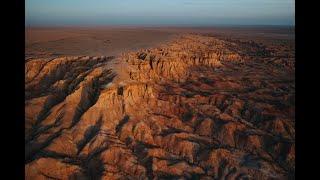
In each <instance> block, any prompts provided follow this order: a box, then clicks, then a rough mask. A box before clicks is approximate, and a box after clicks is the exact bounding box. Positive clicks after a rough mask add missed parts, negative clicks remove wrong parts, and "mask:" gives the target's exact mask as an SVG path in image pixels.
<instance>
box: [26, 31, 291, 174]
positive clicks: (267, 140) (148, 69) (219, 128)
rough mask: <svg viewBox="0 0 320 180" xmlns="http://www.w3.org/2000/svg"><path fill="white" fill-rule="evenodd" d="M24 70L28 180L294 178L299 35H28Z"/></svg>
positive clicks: (90, 32) (135, 32)
mask: <svg viewBox="0 0 320 180" xmlns="http://www.w3.org/2000/svg"><path fill="white" fill-rule="evenodd" d="M25 59H26V60H25V172H26V173H25V179H32V180H33V179H203V180H204V179H295V75H294V74H295V38H294V28H290V27H216V28H213V27H211V28H195V27H193V28H191V27H189V28H187V27H185V28H181V27H180V28H178V27H175V28H174V27H170V28H169V27H143V28H142V27H103V28H102V27H100V28H98V27H96V28H26V57H25Z"/></svg>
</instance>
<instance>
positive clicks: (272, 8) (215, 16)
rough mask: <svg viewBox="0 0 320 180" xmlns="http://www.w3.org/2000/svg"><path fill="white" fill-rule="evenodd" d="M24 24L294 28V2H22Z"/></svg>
mask: <svg viewBox="0 0 320 180" xmlns="http://www.w3.org/2000/svg"><path fill="white" fill-rule="evenodd" d="M25 3H26V25H58V26H59V25H195V26H196V25H294V14H295V11H294V9H295V1H294V0H26V1H25Z"/></svg>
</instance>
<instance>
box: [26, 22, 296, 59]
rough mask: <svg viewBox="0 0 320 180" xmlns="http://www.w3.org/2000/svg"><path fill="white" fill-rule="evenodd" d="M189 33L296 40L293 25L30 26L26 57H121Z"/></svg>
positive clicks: (222, 36) (27, 29)
mask: <svg viewBox="0 0 320 180" xmlns="http://www.w3.org/2000/svg"><path fill="white" fill-rule="evenodd" d="M186 33H200V34H210V35H214V36H216V37H221V38H233V39H237V38H238V39H246V40H248V39H250V38H252V39H254V40H257V39H262V40H264V41H265V40H268V39H270V40H271V41H274V39H278V40H294V29H293V28H289V27H90V28H89V27H82V28H80V27H77V28H76V27H60V28H58V27H55V28H44V27H42V28H35V27H33V28H30V27H26V29H25V35H26V38H25V39H26V42H25V50H26V59H28V58H34V57H55V56H63V55H75V56H78V55H88V56H100V55H104V56H117V55H119V54H120V53H123V52H127V51H136V50H139V49H145V48H149V47H154V46H157V45H159V44H161V43H165V42H168V41H170V40H172V39H174V38H175V37H177V36H179V35H182V34H186Z"/></svg>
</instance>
